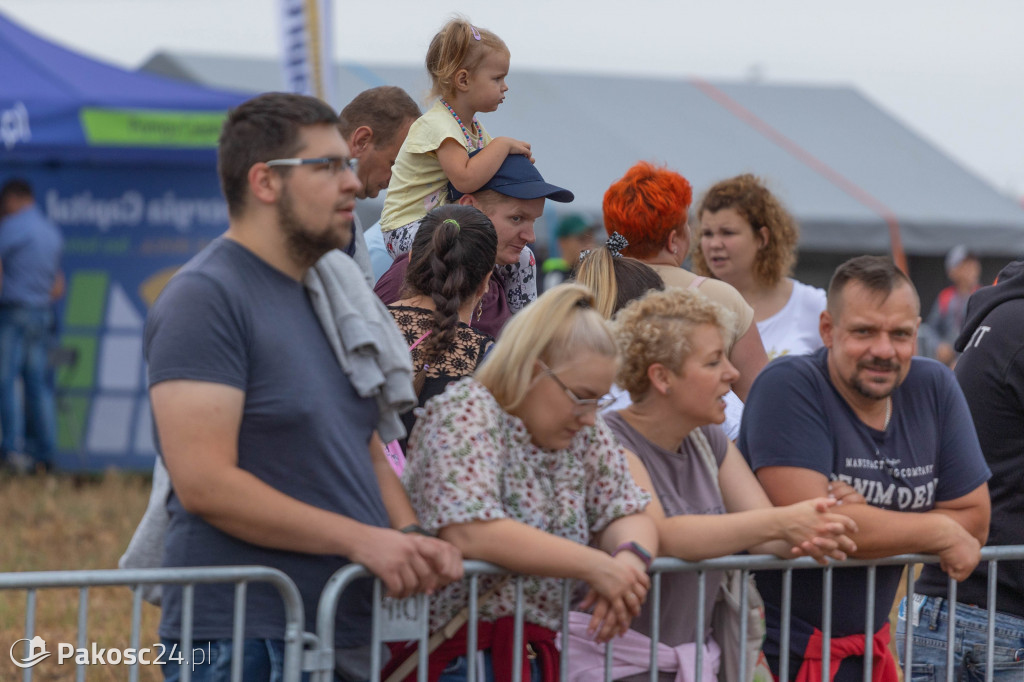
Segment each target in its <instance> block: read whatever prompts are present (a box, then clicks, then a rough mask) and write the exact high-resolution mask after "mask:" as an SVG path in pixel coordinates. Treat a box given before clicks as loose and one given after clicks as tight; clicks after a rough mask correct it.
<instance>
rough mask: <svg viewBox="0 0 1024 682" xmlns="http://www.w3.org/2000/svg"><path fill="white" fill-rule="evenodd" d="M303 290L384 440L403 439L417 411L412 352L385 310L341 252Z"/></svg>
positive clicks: (312, 273) (314, 271)
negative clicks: (376, 416)
mask: <svg viewBox="0 0 1024 682" xmlns="http://www.w3.org/2000/svg"><path fill="white" fill-rule="evenodd" d="M304 284H305V285H306V290H307V291H308V292H309V296H310V300H311V301H312V303H313V310H314V311H315V312H316V315H317V317H318V318H319V319H320V324H321V326H322V327H323V328H324V333H325V334H326V335H327V341H328V342H329V343H330V345H331V349H332V350H333V351H334V355H335V357H337V359H338V364H340V365H341V368H342V370H343V371H344V372H345V374H346V375H347V376H348V378H349V380H350V381H351V382H352V385H353V387H354V388H355V389H356V392H357V393H358V394H359V395H360V396H362V397H364V398H374V399H376V401H377V407H378V408H379V409H380V421H379V422H378V424H377V433H378V434H379V435H380V437H381V440H383V441H384V442H385V443H386V442H388V441H391V440H395V439H396V438H402V437H403V436H405V435H406V433H405V427H404V426H403V424H402V420H401V418H400V415H401V414H402V413H403V412H408V411H409V410H411V409H412V408H413V407H415V406H416V392H415V391H414V390H413V387H412V377H413V373H412V358H411V357H410V355H409V346H408V344H407V343H406V342H405V337H404V336H402V332H401V331H399V329H398V325H396V324H395V320H394V318H393V317H392V316H391V313H390V312H389V311H388V309H387V306H385V305H384V304H383V303H382V302H381V300H380V299H379V298H377V295H376V294H374V293H373V290H372V289H371V288H370V287H369V286H367V284H366V279H365V277H364V275H363V272H362V270H361V269H360V268H359V266H358V265H357V264H356V262H355V261H354V260H352V259H351V258H349V257H348V256H347V255H345V254H344V253H342V252H341V251H338V250H334V251H331V252H329V253H327V254H325V255H324V256H323V257H322V258H321V259H320V260H319V261H317V263H316V265H314V266H313V267H312V268H310V270H309V272H307V273H306V278H305V280H304Z"/></svg>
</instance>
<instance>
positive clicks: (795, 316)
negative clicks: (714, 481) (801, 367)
mask: <svg viewBox="0 0 1024 682" xmlns="http://www.w3.org/2000/svg"><path fill="white" fill-rule="evenodd" d="M790 281H791V282H792V283H793V293H791V294H790V295H789V300H788V301H786V305H784V306H782V310H780V311H779V312H777V313H775V314H774V315H772V316H771V317H769V318H767V319H764V320H761V321H760V322H758V323H757V331H758V332H759V333H760V334H761V343H763V344H764V350H765V352H766V353H768V361H769V362H770V361H772V360H774V359H775V358H777V357H781V356H783V355H807V354H808V353H813V352H814V351H816V350H818V349H819V348H821V346H822V342H821V334H819V333H818V321H819V319H820V318H821V311H823V310H824V309H825V290H824V289H819V288H818V287H812V286H811V285H809V284H804V283H803V282H798V281H796V280H795V279H792V280H790ZM742 418H743V401H741V400H740V399H739V398H738V397H737V396H736V394H735V393H732V392H730V393H729V394H728V395H727V396H725V423H724V424H722V428H723V429H724V430H725V433H726V435H728V436H729V438H731V439H732V440H736V439H737V438H738V437H739V435H740V420H741V419H742Z"/></svg>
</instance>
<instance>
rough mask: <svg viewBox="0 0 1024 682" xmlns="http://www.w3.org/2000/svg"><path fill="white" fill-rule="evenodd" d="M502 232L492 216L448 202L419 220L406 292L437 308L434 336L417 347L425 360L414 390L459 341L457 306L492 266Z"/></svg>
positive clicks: (407, 275)
mask: <svg viewBox="0 0 1024 682" xmlns="http://www.w3.org/2000/svg"><path fill="white" fill-rule="evenodd" d="M497 253H498V236H497V234H496V233H495V231H494V225H493V224H491V221H490V219H489V218H488V217H487V216H485V215H484V214H483V213H481V212H480V211H479V210H478V209H476V208H473V207H472V206H462V205H459V204H447V205H444V206H440V207H438V208H435V209H434V210H433V211H431V212H430V213H428V214H427V216H426V217H425V218H424V219H423V220H422V221H421V222H420V226H419V228H418V229H417V230H416V236H415V237H414V239H413V243H412V249H411V258H410V261H409V268H408V270H406V273H405V290H404V291H405V292H406V294H408V293H414V294H419V295H422V296H429V297H430V298H431V300H432V301H433V302H434V306H435V308H436V309H435V311H434V319H433V324H432V326H431V329H430V336H428V337H427V338H426V339H424V340H423V342H422V343H421V344H420V345H419V347H418V348H417V350H418V351H419V353H420V355H419V357H420V358H422V359H423V364H422V366H421V367H420V369H419V371H417V372H416V377H415V379H414V380H413V386H414V388H415V389H416V394H417V395H419V392H420V391H421V390H422V388H423V384H424V382H425V381H426V377H427V371H428V370H429V368H430V366H431V365H433V364H434V363H436V362H438V361H440V359H441V358H442V357H443V356H444V354H445V353H446V352H447V351H448V350H449V348H450V347H451V344H452V343H453V342H454V340H455V336H456V332H457V329H458V324H459V308H460V307H461V306H462V304H463V303H464V302H465V301H466V300H467V299H469V298H470V297H472V296H473V294H474V293H476V291H477V289H479V287H480V285H481V284H482V283H483V281H484V279H485V278H486V277H487V273H489V272H490V271H491V270H492V269H493V268H494V261H495V258H496V257H497Z"/></svg>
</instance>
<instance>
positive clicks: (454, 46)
mask: <svg viewBox="0 0 1024 682" xmlns="http://www.w3.org/2000/svg"><path fill="white" fill-rule="evenodd" d="M426 64H427V72H428V73H429V74H430V79H431V83H432V88H431V95H432V96H436V97H438V100H437V101H436V102H435V103H434V105H433V106H432V107H431V108H430V109H428V110H427V112H426V113H425V114H423V115H422V116H421V117H420V118H418V119H417V120H416V121H415V123H413V125H412V127H411V128H410V129H409V135H408V137H407V138H406V140H405V143H404V144H403V145H402V148H401V150H400V151H399V153H398V158H397V159H396V160H395V166H394V171H393V173H392V176H391V184H390V187H389V189H388V193H387V198H386V199H385V200H384V212H383V214H382V215H381V230H382V231H383V232H384V243H385V245H386V246H387V249H388V253H390V254H391V256H392V257H393V258H398V257H399V256H401V255H403V254H406V253H408V252H409V249H410V247H411V245H412V240H413V237H414V236H415V234H416V228H417V227H418V226H419V222H420V220H422V219H423V217H424V216H425V215H426V214H427V212H428V211H430V210H431V209H432V208H434V207H435V206H437V205H439V204H443V203H447V186H448V183H449V182H451V184H452V186H453V187H455V189H457V190H458V191H459V192H462V193H463V194H470V193H472V192H475V191H477V190H479V189H480V188H481V187H483V186H484V185H485V184H486V183H487V182H488V181H489V180H490V179H491V178H492V177H493V176H494V174H495V173H496V172H497V170H498V168H499V167H500V166H501V164H502V162H503V161H504V160H505V157H507V156H508V155H509V154H522V155H524V156H527V157H530V158H531V160H532V156H531V154H530V145H529V144H528V143H526V142H522V141H520V140H514V139H512V138H510V137H496V138H493V139H492V138H491V136H490V135H488V134H487V131H486V130H484V128H483V126H482V125H481V124H480V122H479V121H478V120H477V118H476V114H477V113H479V112H490V111H496V110H497V108H498V106H499V105H500V104H501V103H502V102H503V101H504V99H505V93H506V92H507V91H508V86H507V85H506V84H505V76H506V75H508V68H509V51H508V47H506V46H505V43H504V42H503V41H502V40H501V38H499V37H498V36H496V35H494V34H493V33H492V32H490V31H488V30H487V29H484V28H479V27H476V26H473V25H472V24H470V23H469V22H468V21H467V20H465V19H461V18H456V19H452V20H451V21H449V22H448V23H447V24H446V25H445V26H444V28H442V29H441V31H440V32H439V33H438V34H437V35H436V36H434V39H433V40H432V41H431V42H430V47H429V48H428V50H427V60H426ZM470 152H476V153H474V154H473V155H472V156H470ZM508 269H509V272H507V273H504V274H505V275H506V279H507V280H508V281H506V291H508V293H509V300H510V301H511V300H513V298H514V299H515V300H517V301H527V302H528V301H531V300H534V299H536V297H537V282H536V272H535V271H536V264H535V262H534V260H533V256H532V252H530V250H529V249H523V252H522V255H521V257H520V260H519V264H518V265H512V266H509V267H508ZM523 289H526V290H528V291H522V290H523ZM513 290H515V291H514V292H513ZM524 293H525V294H526V296H523V295H522V294H524ZM513 294H515V295H513ZM517 309H518V307H517Z"/></svg>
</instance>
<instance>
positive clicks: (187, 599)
mask: <svg viewBox="0 0 1024 682" xmlns="http://www.w3.org/2000/svg"><path fill="white" fill-rule="evenodd" d="M195 590H196V587H195V585H194V584H192V583H186V584H185V585H183V586H182V588H181V649H180V650H179V651H178V653H179V654H181V664H180V665H179V666H178V668H179V669H180V670H181V682H191V680H192V666H191V665H186V661H185V655H184V653H185V652H186V651H188V652H190V653H191V651H192V626H193V625H194V624H195V621H194V620H193V619H194V618H195V597H196V593H195Z"/></svg>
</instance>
